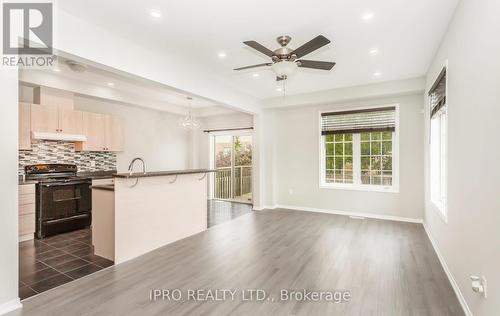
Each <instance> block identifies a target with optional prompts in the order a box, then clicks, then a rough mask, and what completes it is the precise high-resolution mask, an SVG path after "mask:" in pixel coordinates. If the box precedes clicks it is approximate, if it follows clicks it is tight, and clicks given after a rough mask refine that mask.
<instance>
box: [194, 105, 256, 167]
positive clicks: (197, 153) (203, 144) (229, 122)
mask: <svg viewBox="0 0 500 316" xmlns="http://www.w3.org/2000/svg"><path fill="white" fill-rule="evenodd" d="M200 123H201V127H200V129H199V130H197V131H195V132H193V135H192V137H193V142H192V144H193V149H192V155H193V156H194V157H193V160H192V161H193V162H192V166H193V167H194V168H210V167H211V166H210V163H209V154H210V141H209V140H210V134H209V133H204V132H203V131H204V130H213V129H224V128H244V127H253V115H250V114H246V113H241V112H239V113H233V114H227V115H215V116H208V117H203V118H201V119H200Z"/></svg>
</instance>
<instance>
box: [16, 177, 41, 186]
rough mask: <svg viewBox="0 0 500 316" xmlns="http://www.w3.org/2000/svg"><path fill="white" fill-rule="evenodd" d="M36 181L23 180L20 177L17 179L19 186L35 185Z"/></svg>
mask: <svg viewBox="0 0 500 316" xmlns="http://www.w3.org/2000/svg"><path fill="white" fill-rule="evenodd" d="M37 183H38V181H36V180H23V178H22V177H19V185H25V184H37Z"/></svg>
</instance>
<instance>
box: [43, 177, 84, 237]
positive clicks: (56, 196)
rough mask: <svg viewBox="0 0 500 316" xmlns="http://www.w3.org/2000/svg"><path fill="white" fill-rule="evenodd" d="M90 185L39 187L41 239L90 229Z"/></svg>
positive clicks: (71, 182)
mask: <svg viewBox="0 0 500 316" xmlns="http://www.w3.org/2000/svg"><path fill="white" fill-rule="evenodd" d="M90 185H91V182H90V181H70V182H52V183H41V184H39V192H38V193H39V194H38V201H37V202H38V203H37V231H38V232H37V236H38V237H39V238H43V237H45V236H47V235H52V234H54V233H58V232H64V231H70V230H73V229H77V228H82V227H85V226H88V225H90V221H91V209H92V196H91V190H90Z"/></svg>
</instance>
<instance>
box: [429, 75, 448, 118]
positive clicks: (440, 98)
mask: <svg viewBox="0 0 500 316" xmlns="http://www.w3.org/2000/svg"><path fill="white" fill-rule="evenodd" d="M429 98H430V102H431V111H430V114H431V118H433V117H434V115H436V113H438V112H439V110H441V109H442V108H444V107H445V105H446V68H443V70H442V71H441V73H440V74H439V76H438V78H437V79H436V82H435V83H434V84H433V85H432V87H431V89H430V90H429Z"/></svg>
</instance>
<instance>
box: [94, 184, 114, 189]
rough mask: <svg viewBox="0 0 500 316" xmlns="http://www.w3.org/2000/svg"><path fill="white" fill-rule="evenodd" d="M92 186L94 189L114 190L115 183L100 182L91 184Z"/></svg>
mask: <svg viewBox="0 0 500 316" xmlns="http://www.w3.org/2000/svg"><path fill="white" fill-rule="evenodd" d="M90 188H91V189H92V190H106V191H114V190H115V185H114V184H98V185H91V186H90Z"/></svg>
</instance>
